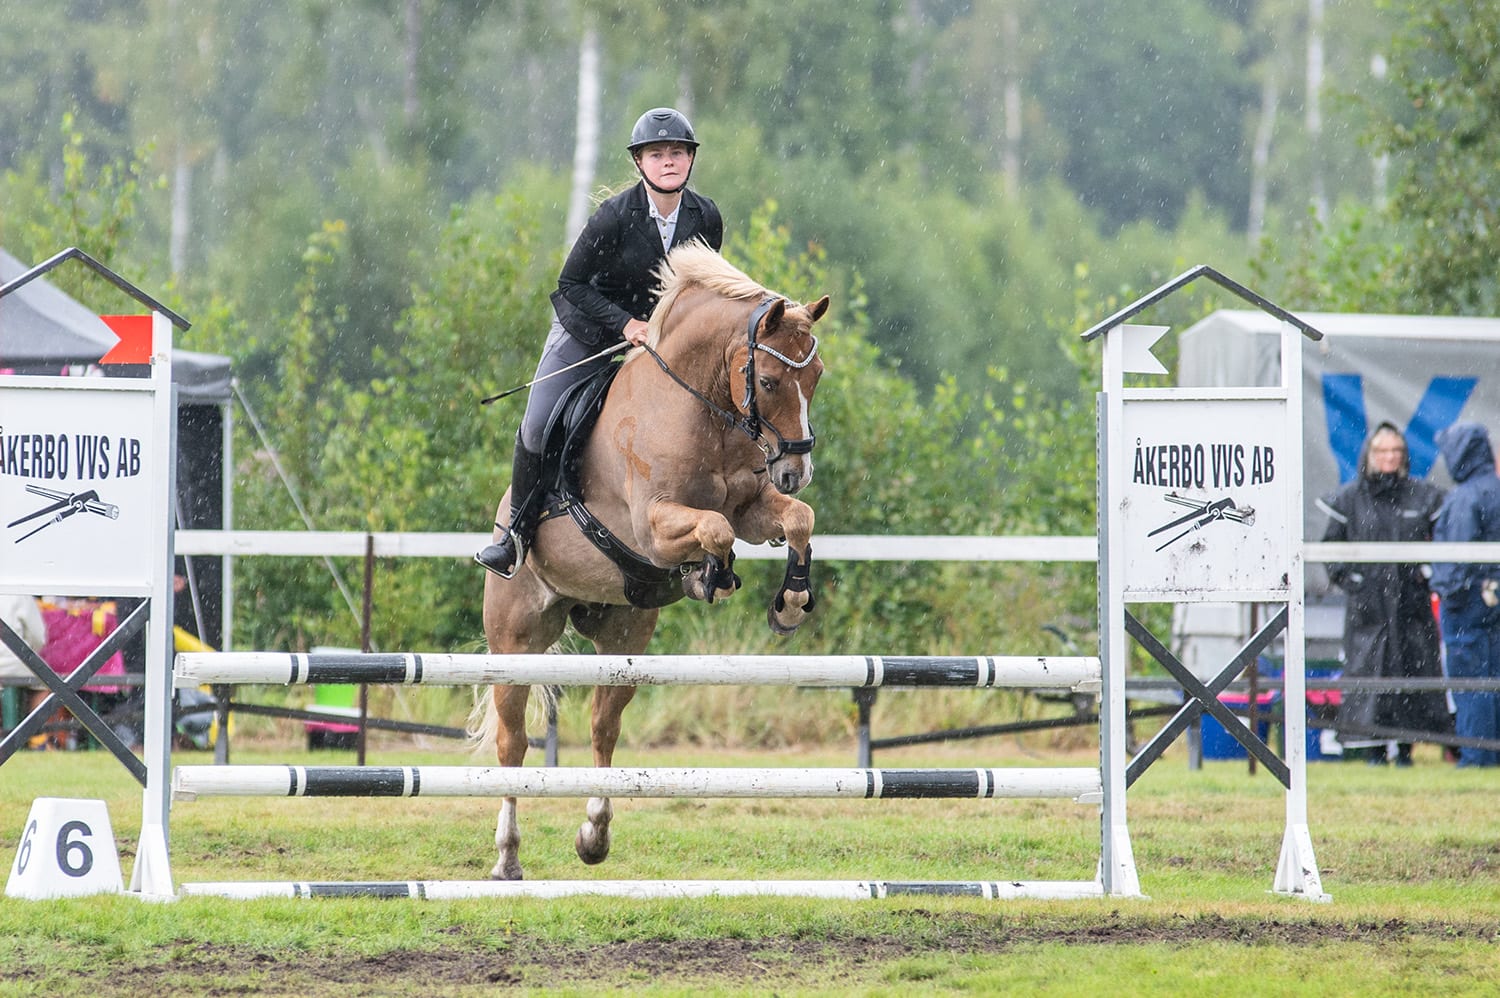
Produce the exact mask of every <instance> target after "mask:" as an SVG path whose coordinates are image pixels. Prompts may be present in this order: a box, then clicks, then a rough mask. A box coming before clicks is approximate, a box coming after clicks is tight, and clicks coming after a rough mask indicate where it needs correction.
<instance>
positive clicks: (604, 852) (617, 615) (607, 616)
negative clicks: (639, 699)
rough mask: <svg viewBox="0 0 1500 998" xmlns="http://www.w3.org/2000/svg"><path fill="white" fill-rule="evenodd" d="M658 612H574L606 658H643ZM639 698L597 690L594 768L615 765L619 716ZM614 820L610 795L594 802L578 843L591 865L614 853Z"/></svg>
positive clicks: (620, 689)
mask: <svg viewBox="0 0 1500 998" xmlns="http://www.w3.org/2000/svg"><path fill="white" fill-rule="evenodd" d="M658 613H659V611H656V610H636V609H634V608H632V607H625V606H611V607H594V608H591V609H590V610H589V611H587V612H582V611H575V612H574V614H573V626H574V627H575V628H577V629H578V631H579V633H580V634H583V635H584V636H585V637H588V638H590V639H591V640H592V641H593V642H594V647H595V648H596V649H598V651H599V652H600V653H601V654H605V655H612V654H620V655H639V654H641V653H642V652H644V651H645V650H646V646H647V645H648V644H649V643H650V641H651V635H652V633H653V632H655V630H656V618H657V616H658ZM634 696H635V687H634V686H596V687H594V701H593V711H592V715H591V717H590V733H591V740H592V742H593V748H594V765H595V766H599V767H607V766H609V765H610V764H611V763H612V762H613V761H614V755H615V744H616V743H617V742H618V741H619V739H620V716H621V715H622V714H623V713H624V712H625V706H626V704H628V703H630V701H631V699H632V698H633V697H634ZM613 818H614V806H613V805H612V804H610V801H609V798H608V797H590V798H589V802H588V806H587V809H586V812H585V820H584V822H583V824H581V825H580V826H579V827H578V837H577V838H576V839H575V840H574V842H573V848H574V849H575V850H576V851H577V853H578V858H579V859H581V860H583V861H584V862H585V863H588V864H590V865H592V864H594V863H602V862H604V859H605V858H606V857H607V856H608V855H609V846H610V836H609V826H610V821H611V820H612V819H613Z"/></svg>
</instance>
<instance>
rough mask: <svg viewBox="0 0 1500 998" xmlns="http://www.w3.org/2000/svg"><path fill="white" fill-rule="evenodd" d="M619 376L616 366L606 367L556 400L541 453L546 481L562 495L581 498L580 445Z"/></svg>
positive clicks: (581, 456) (596, 420)
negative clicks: (555, 406) (611, 385)
mask: <svg viewBox="0 0 1500 998" xmlns="http://www.w3.org/2000/svg"><path fill="white" fill-rule="evenodd" d="M619 372H620V365H619V364H609V365H607V366H605V367H603V368H600V369H599V371H598V372H597V373H595V374H593V375H591V376H590V377H587V378H585V379H583V380H582V381H580V382H578V383H577V384H576V385H573V386H572V387H571V388H569V389H568V390H567V391H566V392H564V393H563V396H562V397H561V398H560V399H558V400H557V408H555V409H553V410H552V415H551V416H550V417H549V418H548V420H547V433H546V444H545V446H544V447H543V449H542V456H543V461H544V467H545V468H546V474H545V479H546V481H547V482H548V483H550V484H552V485H553V486H554V487H555V489H556V490H557V491H560V492H562V493H563V494H565V495H573V496H577V495H580V487H579V473H578V472H579V465H580V463H581V462H582V460H583V445H584V444H585V443H587V442H588V439H589V433H590V432H591V431H592V430H593V428H594V424H595V423H596V422H598V420H599V413H600V412H601V411H603V409H604V396H605V395H607V394H608V393H609V386H610V383H611V382H613V381H614V379H615V375H616V374H618V373H619Z"/></svg>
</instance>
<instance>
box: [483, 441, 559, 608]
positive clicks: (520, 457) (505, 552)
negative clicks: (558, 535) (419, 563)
mask: <svg viewBox="0 0 1500 998" xmlns="http://www.w3.org/2000/svg"><path fill="white" fill-rule="evenodd" d="M541 478H542V456H541V455H540V454H535V453H533V452H531V451H529V450H527V449H526V445H525V444H523V443H521V435H520V434H519V433H518V434H516V454H515V457H514V459H512V462H511V473H510V525H509V526H506V525H505V524H501V523H497V524H495V526H497V527H500V528H501V529H503V530H504V531H505V533H504V535H502V536H501V538H500V539H499V540H498V541H496V542H495V543H494V544H490V545H487V546H486V547H485V548H484V549H483V550H482V551H480V552H479V553H478V554H476V555H475V556H474V560H475V561H477V562H479V564H481V565H483V566H484V567H485V568H487V569H489V570H490V571H491V572H494V573H495V574H496V575H498V576H500V577H501V578H502V579H508V578H510V577H511V576H512V575H515V574H516V569H517V568H519V567H520V566H521V562H523V561H525V560H526V549H527V548H528V547H530V546H531V535H532V533H533V532H534V531H535V530H536V518H537V512H538V507H539V506H541V498H542V492H543V489H542V482H541Z"/></svg>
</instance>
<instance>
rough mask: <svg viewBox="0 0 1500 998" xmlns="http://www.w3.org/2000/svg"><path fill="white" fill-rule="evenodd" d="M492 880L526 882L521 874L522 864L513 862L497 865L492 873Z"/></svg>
mask: <svg viewBox="0 0 1500 998" xmlns="http://www.w3.org/2000/svg"><path fill="white" fill-rule="evenodd" d="M490 879H491V880H524V879H526V878H525V877H524V876H522V874H521V864H520V863H517V862H515V861H514V860H512V861H511V862H510V863H496V864H495V868H494V869H493V870H491V871H490Z"/></svg>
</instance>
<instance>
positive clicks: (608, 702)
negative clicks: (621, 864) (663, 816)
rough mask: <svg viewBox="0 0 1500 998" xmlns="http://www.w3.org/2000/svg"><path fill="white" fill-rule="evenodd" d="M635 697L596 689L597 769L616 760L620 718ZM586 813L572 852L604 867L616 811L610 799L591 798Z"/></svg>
mask: <svg viewBox="0 0 1500 998" xmlns="http://www.w3.org/2000/svg"><path fill="white" fill-rule="evenodd" d="M634 696H635V687H634V686H596V687H594V708H593V717H592V720H591V730H592V732H593V742H594V765H595V766H599V767H606V766H608V765H609V764H610V763H611V762H612V761H613V760H614V756H615V743H616V742H618V741H619V740H620V715H621V714H623V713H624V712H625V705H626V704H628V703H629V702H630V700H631V698H632V697H634ZM585 813H586V816H587V820H585V821H584V823H583V824H582V825H580V826H579V827H578V838H577V839H576V840H575V841H574V843H573V848H574V849H575V850H577V852H578V858H579V859H581V860H583V861H584V862H585V863H588V864H590V865H592V864H594V863H602V862H604V859H605V857H607V856H608V855H609V823H610V820H611V819H612V818H613V817H614V814H615V812H614V807H613V806H612V805H611V804H610V802H609V798H608V797H590V798H589V803H588V809H587V811H586V812H585Z"/></svg>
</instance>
